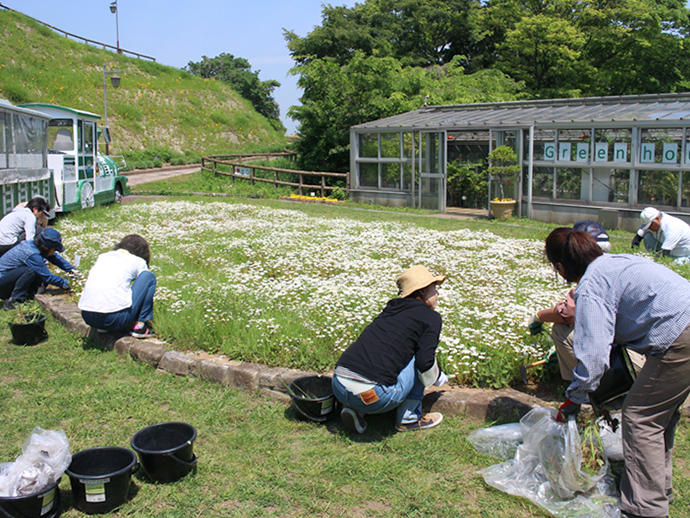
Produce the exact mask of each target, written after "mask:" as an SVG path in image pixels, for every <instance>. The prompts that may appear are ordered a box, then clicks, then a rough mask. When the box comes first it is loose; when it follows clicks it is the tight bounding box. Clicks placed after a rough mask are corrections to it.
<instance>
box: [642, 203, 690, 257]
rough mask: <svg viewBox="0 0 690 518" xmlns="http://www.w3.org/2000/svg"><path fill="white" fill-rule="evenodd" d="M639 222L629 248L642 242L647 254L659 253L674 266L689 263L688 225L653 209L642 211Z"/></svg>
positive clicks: (689, 232)
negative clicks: (667, 258)
mask: <svg viewBox="0 0 690 518" xmlns="http://www.w3.org/2000/svg"><path fill="white" fill-rule="evenodd" d="M640 220H641V221H642V225H641V226H640V228H639V230H638V231H637V234H635V237H634V238H633V240H632V244H631V245H630V246H631V248H635V247H638V246H639V245H640V243H641V242H642V241H644V246H645V248H646V249H647V250H648V251H649V252H661V254H662V255H663V256H664V257H671V259H673V262H674V263H676V264H685V263H687V262H690V225H688V224H687V223H686V222H685V221H683V220H682V219H679V218H676V217H675V216H671V215H670V214H665V213H663V212H660V211H659V210H657V209H655V208H654V207H647V208H646V209H644V210H643V211H642V213H641V214H640Z"/></svg>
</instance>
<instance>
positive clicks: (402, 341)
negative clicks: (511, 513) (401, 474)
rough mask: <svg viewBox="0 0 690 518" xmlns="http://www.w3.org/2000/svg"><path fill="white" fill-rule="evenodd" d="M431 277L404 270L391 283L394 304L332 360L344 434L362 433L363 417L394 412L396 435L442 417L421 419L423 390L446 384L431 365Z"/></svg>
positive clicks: (419, 269) (436, 329) (434, 327)
mask: <svg viewBox="0 0 690 518" xmlns="http://www.w3.org/2000/svg"><path fill="white" fill-rule="evenodd" d="M444 280H445V276H438V277H435V276H433V275H431V273H429V270H427V269H426V268H425V267H424V266H421V265H417V266H413V267H412V268H409V269H408V270H405V271H404V272H403V273H402V275H400V277H399V278H398V280H397V284H398V290H399V292H398V294H399V298H396V299H392V300H390V301H389V302H388V304H387V305H386V307H385V308H384V310H383V311H382V312H381V313H380V314H379V316H377V317H376V318H375V319H374V321H373V322H372V323H371V324H369V325H368V326H367V327H366V328H365V329H364V331H362V334H361V335H360V336H359V338H357V340H356V341H355V342H354V343H353V344H352V345H350V346H349V347H348V348H347V349H346V350H345V352H344V353H343V354H342V356H341V357H340V359H339V360H338V362H337V364H336V368H335V372H334V376H333V393H334V395H335V397H336V399H338V401H340V402H341V403H342V404H343V410H342V412H341V413H340V416H341V418H342V421H343V427H344V428H345V429H346V430H347V431H350V432H355V431H356V432H358V433H364V431H365V430H366V428H367V423H366V421H365V420H364V417H363V416H364V415H366V414H381V413H384V412H388V411H389V410H393V409H397V417H396V425H395V429H396V430H397V431H399V432H405V431H410V430H424V429H427V428H433V427H434V426H436V425H438V424H439V423H440V422H441V421H442V420H443V415H441V414H440V413H438V412H432V413H428V414H425V415H422V398H423V397H424V389H425V388H426V387H428V386H430V385H432V384H434V385H438V386H440V385H442V384H443V383H445V382H446V381H448V378H447V377H446V375H445V374H443V372H441V370H440V369H439V368H438V365H437V363H436V347H437V346H438V339H439V335H440V334H441V325H442V321H441V315H439V314H438V313H437V312H436V311H435V308H436V305H437V304H438V291H437V290H436V285H437V284H440V283H442V282H443V281H444Z"/></svg>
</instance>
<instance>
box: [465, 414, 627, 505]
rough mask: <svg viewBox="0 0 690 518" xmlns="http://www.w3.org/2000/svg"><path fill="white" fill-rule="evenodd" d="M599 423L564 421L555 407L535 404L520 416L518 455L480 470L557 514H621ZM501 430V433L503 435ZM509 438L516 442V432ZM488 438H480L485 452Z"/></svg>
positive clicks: (490, 481)
mask: <svg viewBox="0 0 690 518" xmlns="http://www.w3.org/2000/svg"><path fill="white" fill-rule="evenodd" d="M599 428H600V422H597V421H595V419H594V418H591V419H583V420H582V421H581V422H580V423H578V422H577V421H575V420H574V419H573V420H570V421H569V422H567V423H560V422H558V421H556V411H555V410H553V409H548V408H535V409H533V410H531V411H530V412H528V413H527V414H526V415H525V416H524V417H523V418H522V419H521V420H520V432H521V437H522V442H521V444H520V445H519V446H518V447H517V450H516V451H515V455H514V456H513V458H511V459H509V460H507V461H505V462H502V463H500V464H496V465H493V466H490V467H488V468H485V469H483V470H481V471H479V473H480V474H482V476H483V477H484V480H485V481H486V483H487V484H489V485H491V486H493V487H495V488H497V489H499V490H501V491H503V492H505V493H509V494H511V495H515V496H521V497H523V498H527V499H528V500H530V501H532V502H533V503H535V504H536V505H539V506H540V507H542V508H544V509H546V510H547V511H549V512H550V513H552V514H553V515H554V516H556V517H563V518H566V517H568V518H571V517H589V518H598V517H601V518H618V517H619V516H620V495H619V492H618V489H617V487H616V483H615V480H614V478H613V476H612V475H611V474H610V470H609V461H608V460H607V458H606V455H605V451H604V442H603V441H602V439H601V436H600V434H599ZM485 430H491V429H490V428H487V429H485ZM508 430H509V429H506V431H508ZM478 435H479V436H481V435H485V436H487V435H490V434H482V433H481V432H480V433H479V434H478ZM494 435H496V434H494ZM500 435H501V434H497V435H496V437H497V438H498V439H499V440H504V439H501V438H500V437H499V436H500ZM507 437H508V442H509V443H512V442H514V436H512V437H511V436H510V434H508V435H507ZM485 438H486V437H484V439H485ZM484 439H481V440H479V442H480V443H482V447H483V448H484V450H480V451H486V448H487V443H486V441H485V440H484ZM472 442H473V443H475V442H477V436H476V435H475V437H474V438H473V440H472ZM491 448H492V449H493V450H495V451H502V450H503V448H502V447H499V446H497V445H494V446H492V447H491Z"/></svg>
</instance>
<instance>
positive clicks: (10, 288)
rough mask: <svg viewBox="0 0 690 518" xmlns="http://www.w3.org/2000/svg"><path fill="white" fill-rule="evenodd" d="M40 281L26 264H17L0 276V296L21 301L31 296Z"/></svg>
mask: <svg viewBox="0 0 690 518" xmlns="http://www.w3.org/2000/svg"><path fill="white" fill-rule="evenodd" d="M40 283H41V278H40V277H39V276H38V274H37V273H36V272H35V271H34V270H32V269H31V268H29V267H28V266H18V267H17V268H14V269H12V270H9V271H7V272H5V274H4V275H3V276H2V278H0V298H1V299H9V298H11V299H12V300H16V301H20V302H23V301H24V300H26V299H27V298H32V297H33V296H34V294H35V293H36V290H37V289H38V286H39V285H40Z"/></svg>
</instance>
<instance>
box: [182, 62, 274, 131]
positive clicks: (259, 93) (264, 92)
mask: <svg viewBox="0 0 690 518" xmlns="http://www.w3.org/2000/svg"><path fill="white" fill-rule="evenodd" d="M251 68H252V67H251V65H250V64H249V61H247V60H246V59H244V58H236V57H235V56H233V55H232V54H225V53H222V54H221V55H220V56H216V57H215V58H208V57H206V56H202V58H201V61H199V62H198V63H195V62H193V61H190V62H189V64H188V65H187V67H186V70H188V71H189V72H191V73H192V74H194V75H196V76H200V77H203V78H206V79H217V80H218V81H224V82H226V83H228V84H229V85H230V86H232V88H234V89H235V90H237V92H239V94H240V95H241V96H242V97H244V98H245V99H248V100H249V101H251V103H252V106H254V109H255V110H256V111H257V112H258V113H259V114H261V115H263V116H264V117H266V118H267V119H268V120H270V121H271V123H272V124H273V126H274V127H275V128H276V129H282V130H285V128H284V127H283V124H282V123H281V122H280V108H279V107H278V103H277V102H276V100H275V99H274V98H273V96H272V94H273V90H274V89H276V88H277V87H279V86H280V83H279V82H278V81H276V80H274V79H271V80H268V81H261V80H260V79H259V72H252V70H251Z"/></svg>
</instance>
